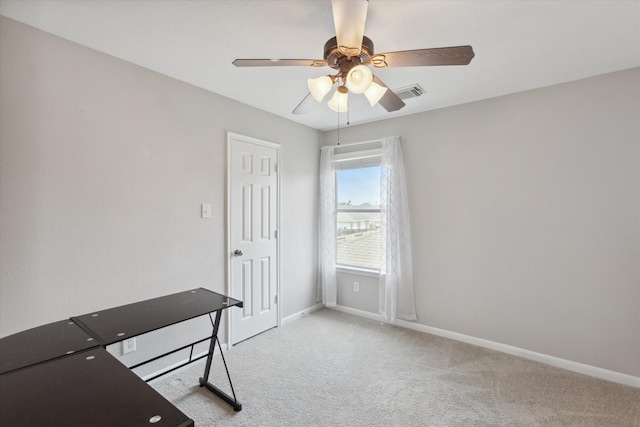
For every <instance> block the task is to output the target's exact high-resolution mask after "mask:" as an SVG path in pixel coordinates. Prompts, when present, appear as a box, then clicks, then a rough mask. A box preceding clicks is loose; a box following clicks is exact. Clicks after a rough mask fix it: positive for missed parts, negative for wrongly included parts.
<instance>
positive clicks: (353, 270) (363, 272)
mask: <svg viewBox="0 0 640 427" xmlns="http://www.w3.org/2000/svg"><path fill="white" fill-rule="evenodd" d="M336 271H337V272H338V273H349V274H358V275H360V276H369V277H380V271H378V270H371V269H369V268H359V267H347V266H344V265H338V266H336Z"/></svg>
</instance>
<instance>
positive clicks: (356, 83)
mask: <svg viewBox="0 0 640 427" xmlns="http://www.w3.org/2000/svg"><path fill="white" fill-rule="evenodd" d="M372 81H373V74H371V70H370V69H369V67H367V66H365V65H356V66H355V67H353V68H352V69H351V70H349V72H348V73H347V81H346V83H345V84H346V86H347V88H349V90H350V91H351V92H353V93H362V92H364V91H365V90H367V89H369V86H370V85H371V82H372Z"/></svg>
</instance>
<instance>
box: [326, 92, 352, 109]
mask: <svg viewBox="0 0 640 427" xmlns="http://www.w3.org/2000/svg"><path fill="white" fill-rule="evenodd" d="M343 89H344V90H343ZM347 92H348V91H347V88H346V87H344V86H339V87H338V89H337V90H336V92H335V93H334V94H333V97H332V98H331V100H330V101H329V102H328V103H327V105H328V106H329V108H331V109H332V110H333V111H337V112H338V113H344V112H345V111H347V110H348V109H349V106H348V104H347V101H348V100H349V95H348V93H347Z"/></svg>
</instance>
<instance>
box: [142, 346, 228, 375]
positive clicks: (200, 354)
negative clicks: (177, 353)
mask: <svg viewBox="0 0 640 427" xmlns="http://www.w3.org/2000/svg"><path fill="white" fill-rule="evenodd" d="M220 346H221V347H222V350H227V349H228V348H229V346H228V345H227V344H222V343H220ZM205 354H207V351H203V352H201V353H198V354H194V355H193V357H192V360H195V359H197V358H198V357H202V356H204V355H205ZM219 354H220V351H217V352H215V351H214V353H213V357H216V356H217V355H219ZM188 361H189V359H184V360H181V361H179V362H176V363H173V364H171V365H169V366H165V367H164V368H162V369H158V370H157V371H155V372H152V373H150V374H147V375H145V376H143V377H141V378H142V379H143V380H145V381H147V379H148V378H153V377H155V376H156V375H162V374H164V373H165V372H169V371H171V370H172V369H174V368H175V367H176V366H180V365H184V366H180V367H179V368H178V369H176V370H175V371H173V372H180V371H182V370H184V369H186V368H187V367H188V366H191V364H188V365H185V363H187V362H188ZM160 378H162V377H159V378H156V379H154V380H151V381H149V384H153V383H154V382H156V381H159V380H160Z"/></svg>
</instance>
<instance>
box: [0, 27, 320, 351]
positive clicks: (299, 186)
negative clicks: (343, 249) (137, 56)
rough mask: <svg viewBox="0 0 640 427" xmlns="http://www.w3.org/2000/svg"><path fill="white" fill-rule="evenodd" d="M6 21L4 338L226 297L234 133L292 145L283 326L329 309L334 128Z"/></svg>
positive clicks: (0, 195) (0, 209)
mask: <svg viewBox="0 0 640 427" xmlns="http://www.w3.org/2000/svg"><path fill="white" fill-rule="evenodd" d="M0 19H1V21H0V31H1V33H0V38H1V40H2V43H0V79H1V82H2V84H1V87H0V89H1V93H0V131H1V133H0V141H1V144H0V218H1V222H0V242H1V244H0V336H6V335H9V334H12V333H15V332H18V331H20V330H23V329H27V328H30V327H35V326H38V325H41V324H44V323H48V322H52V321H56V320H60V319H64V318H68V317H69V316H71V315H78V314H84V313H87V312H91V311H94V310H99V309H103V308H108V307H111V306H117V305H120V304H125V303H129V302H134V301H138V300H141V299H146V298H152V297H156V296H160V295H165V294H169V293H173V292H178V291H182V290H187V289H191V288H193V287H198V286H203V287H207V288H209V289H212V290H215V291H220V292H224V291H225V290H226V282H225V280H226V279H225V277H226V271H225V270H226V240H225V239H226V207H225V206H226V161H227V160H226V159H227V157H226V156H227V153H226V144H227V142H226V132H227V131H232V132H237V133H240V134H244V135H249V136H253V137H256V138H260V139H263V140H267V141H272V142H275V143H279V144H281V146H282V162H283V164H282V167H281V169H280V170H281V173H282V175H281V180H282V228H281V230H280V236H281V239H282V240H281V242H282V259H283V260H285V261H286V262H283V263H282V295H281V298H280V301H281V303H282V304H283V306H282V315H283V317H287V316H289V315H292V314H294V313H297V312H299V311H301V310H304V309H306V308H308V307H310V306H312V305H314V304H315V303H316V301H315V296H316V289H315V282H316V260H317V256H316V239H315V235H316V211H317V209H316V206H317V187H318V180H317V176H318V161H319V160H318V159H319V146H320V141H321V134H320V132H319V131H316V130H313V129H310V128H307V127H305V126H301V125H298V124H295V123H294V122H291V121H288V120H285V119H282V118H280V117H277V116H274V115H271V114H267V113H265V112H263V111H260V110H257V109H254V108H251V107H249V106H246V105H243V104H240V103H238V102H235V101H232V100H230V99H227V98H224V97H222V96H218V95H216V94H213V93H210V92H207V91H204V90H202V89H199V88H196V87H193V86H189V85H187V84H184V83H181V82H178V81H176V80H173V79H171V78H168V77H165V76H162V75H159V74H157V73H154V72H151V71H149V70H146V69H143V68H140V67H137V66H135V65H132V64H130V63H127V62H124V61H121V60H117V59H115V58H113V57H110V56H108V55H105V54H102V53H99V52H96V51H94V50H91V49H88V48H85V47H82V46H79V45H76V44H73V43H70V42H68V41H65V40H63V39H60V38H57V37H54V36H52V35H49V34H46V33H44V32H41V31H39V30H36V29H34V28H31V27H28V26H25V25H23V24H19V23H17V22H15V21H12V20H9V19H6V18H0ZM211 78H215V75H213V74H212V76H211ZM201 203H210V204H212V208H213V209H212V210H213V212H212V218H211V219H201V218H200V204H201ZM300 236H305V237H304V238H300ZM207 323H208V320H207V321H206V322H205V324H204V328H205V329H206V328H207V327H208V329H210V325H207ZM196 332H198V331H196ZM200 332H201V331H200ZM176 334H179V335H183V334H184V333H183V332H180V333H176ZM205 335H206V334H205ZM200 337H201V336H200ZM145 339H146V338H142V339H141V340H139V341H142V345H141V343H140V342H139V343H138V353H137V355H139V354H140V352H143V353H144V349H145V346H146V344H145V342H146V341H145ZM166 339H167V337H163V338H162V339H161V340H166ZM151 345H152V344H149V345H148V346H151ZM148 346H147V347H148Z"/></svg>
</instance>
